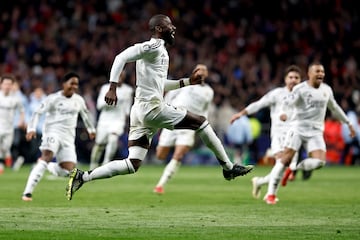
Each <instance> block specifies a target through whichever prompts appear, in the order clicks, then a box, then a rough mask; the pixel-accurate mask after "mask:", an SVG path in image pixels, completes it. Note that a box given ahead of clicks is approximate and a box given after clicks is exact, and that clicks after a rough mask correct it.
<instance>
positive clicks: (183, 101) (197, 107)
mask: <svg viewBox="0 0 360 240" xmlns="http://www.w3.org/2000/svg"><path fill="white" fill-rule="evenodd" d="M173 91H176V92H177V94H176V96H175V97H174V98H173V99H172V100H171V104H172V105H173V106H176V107H183V108H185V109H187V110H188V111H190V112H192V113H195V114H198V115H201V116H204V117H207V116H208V106H209V105H210V103H211V102H212V100H213V98H214V90H213V89H212V88H211V87H210V86H209V85H208V84H202V85H200V84H199V85H191V86H187V87H184V88H181V89H178V90H173ZM173 91H170V93H171V92H173Z"/></svg>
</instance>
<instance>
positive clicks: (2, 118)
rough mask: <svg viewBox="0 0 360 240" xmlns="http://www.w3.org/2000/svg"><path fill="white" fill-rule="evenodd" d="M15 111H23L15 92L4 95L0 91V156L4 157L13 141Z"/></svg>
mask: <svg viewBox="0 0 360 240" xmlns="http://www.w3.org/2000/svg"><path fill="white" fill-rule="evenodd" d="M16 111H19V112H22V113H23V112H24V106H23V104H22V102H21V99H20V98H19V97H18V96H17V95H15V94H9V95H7V96H6V95H4V93H3V92H2V91H0V158H5V157H6V154H8V153H9V151H10V148H11V145H12V143H13V140H14V126H13V124H14V117H15V112H16Z"/></svg>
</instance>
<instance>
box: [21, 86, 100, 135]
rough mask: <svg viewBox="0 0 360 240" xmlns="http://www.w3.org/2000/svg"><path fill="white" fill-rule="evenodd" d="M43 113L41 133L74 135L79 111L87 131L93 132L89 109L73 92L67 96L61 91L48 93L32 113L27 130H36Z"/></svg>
mask: <svg viewBox="0 0 360 240" xmlns="http://www.w3.org/2000/svg"><path fill="white" fill-rule="evenodd" d="M43 113H46V115H45V117H46V119H45V122H44V126H43V134H47V133H49V132H52V133H57V134H60V135H64V136H71V137H75V128H76V125H77V120H78V116H79V113H80V116H81V118H82V120H83V122H84V124H85V127H86V128H87V131H88V132H89V133H94V132H95V128H94V126H93V123H92V122H91V121H90V120H89V119H90V118H89V115H88V114H89V110H88V109H87V107H86V105H85V101H84V99H83V98H82V97H81V96H80V95H79V94H76V93H75V94H73V95H72V96H71V97H69V98H68V97H65V96H64V95H63V93H62V91H58V92H56V93H53V94H50V95H49V96H48V97H47V98H46V99H45V100H44V102H43V103H42V104H41V105H40V107H39V108H38V109H37V110H36V111H35V112H34V113H33V115H32V118H31V121H30V122H29V125H28V128H27V132H30V131H35V130H36V126H37V124H38V120H39V116H40V115H41V114H43Z"/></svg>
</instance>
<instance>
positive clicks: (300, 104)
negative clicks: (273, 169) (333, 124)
mask: <svg viewBox="0 0 360 240" xmlns="http://www.w3.org/2000/svg"><path fill="white" fill-rule="evenodd" d="M289 108H290V109H294V122H293V125H294V130H295V131H297V132H298V133H301V134H302V135H304V136H313V135H315V134H319V132H321V133H322V132H323V131H324V121H325V116H326V110H327V108H328V109H329V110H330V111H331V112H332V113H333V114H334V116H336V117H337V118H338V119H339V120H340V121H341V122H348V121H349V120H348V118H347V116H346V114H345V113H344V111H343V110H342V109H341V108H340V106H339V105H338V104H337V102H336V101H335V98H334V95H333V91H332V90H331V88H330V87H329V86H328V85H327V84H325V83H321V84H320V87H319V88H314V87H312V86H310V85H309V84H308V82H307V81H304V82H302V83H300V84H298V85H296V86H295V87H294V89H293V91H292V92H291V94H290V95H289V96H288V98H287V99H286V101H284V106H283V109H285V110H286V109H289Z"/></svg>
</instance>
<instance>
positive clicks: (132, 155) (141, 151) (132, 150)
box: [128, 146, 148, 172]
mask: <svg viewBox="0 0 360 240" xmlns="http://www.w3.org/2000/svg"><path fill="white" fill-rule="evenodd" d="M147 152H148V150H147V149H146V148H143V147H139V146H131V147H129V157H128V159H129V160H130V162H131V164H132V166H133V168H134V171H135V172H136V171H137V170H138V169H139V167H140V166H141V163H142V161H143V160H144V159H145V157H146V154H147Z"/></svg>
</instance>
